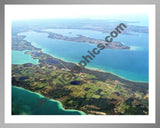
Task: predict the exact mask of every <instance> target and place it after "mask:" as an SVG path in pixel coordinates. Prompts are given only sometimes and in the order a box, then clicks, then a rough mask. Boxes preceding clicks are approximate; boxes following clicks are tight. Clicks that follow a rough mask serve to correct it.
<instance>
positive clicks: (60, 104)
mask: <svg viewBox="0 0 160 128" xmlns="http://www.w3.org/2000/svg"><path fill="white" fill-rule="evenodd" d="M12 87H15V88H18V89H21V90H25V91H28V92H30V93H34V94H36V95H38V96H40V98H46V99H47V100H50V101H53V102H57V103H58V106H59V107H60V109H61V110H63V111H72V112H75V111H77V112H79V113H80V114H81V115H86V114H85V113H84V112H83V111H79V110H74V109H65V108H64V106H63V104H62V103H61V102H60V101H58V100H55V99H49V98H47V97H45V96H43V95H42V94H41V93H38V92H32V91H30V90H28V89H25V88H23V87H19V86H14V85H13V86H12Z"/></svg>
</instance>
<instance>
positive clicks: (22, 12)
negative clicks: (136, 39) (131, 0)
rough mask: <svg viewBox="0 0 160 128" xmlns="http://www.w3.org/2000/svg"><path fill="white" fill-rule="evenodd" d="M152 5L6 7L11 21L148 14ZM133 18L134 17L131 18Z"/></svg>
mask: <svg viewBox="0 0 160 128" xmlns="http://www.w3.org/2000/svg"><path fill="white" fill-rule="evenodd" d="M151 6H152V5H98V4H97V5H5V11H6V14H10V17H11V19H13V20H16V19H45V18H89V19H104V18H105V17H106V16H108V17H110V18H112V17H113V16H114V17H116V16H117V15H121V16H123V15H128V14H129V15H130V16H131V14H132V15H133V14H134V15H139V14H147V13H148V12H149V11H148V10H149V8H150V7H151ZM131 17H132V16H131Z"/></svg>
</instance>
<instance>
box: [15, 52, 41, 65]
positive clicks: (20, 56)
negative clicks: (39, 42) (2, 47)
mask: <svg viewBox="0 0 160 128" xmlns="http://www.w3.org/2000/svg"><path fill="white" fill-rule="evenodd" d="M25 52H26V50H24V51H14V50H12V64H24V63H33V64H38V59H33V58H32V56H30V55H27V54H25Z"/></svg>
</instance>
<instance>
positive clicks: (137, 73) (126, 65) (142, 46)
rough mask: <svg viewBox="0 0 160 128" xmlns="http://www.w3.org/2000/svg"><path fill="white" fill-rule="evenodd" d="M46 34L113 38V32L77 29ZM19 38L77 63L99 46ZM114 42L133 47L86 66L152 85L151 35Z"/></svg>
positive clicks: (108, 52)
mask: <svg viewBox="0 0 160 128" xmlns="http://www.w3.org/2000/svg"><path fill="white" fill-rule="evenodd" d="M46 31H52V32H55V33H59V34H63V35H66V36H71V37H73V36H77V34H81V35H85V36H88V37H91V38H97V39H102V40H104V38H105V36H107V35H109V33H101V32H97V31H91V30H77V29H48V30H46ZM19 35H26V38H25V40H28V41H30V42H32V44H33V45H34V46H36V47H39V48H42V49H43V51H44V52H46V53H49V54H51V55H53V56H54V57H57V58H61V59H63V60H65V61H69V62H75V63H79V62H80V61H81V60H83V59H82V56H86V55H88V53H87V51H88V50H90V51H91V50H92V49H93V48H95V47H96V45H94V44H87V43H83V42H73V41H63V40H57V39H50V38H48V34H46V33H37V32H33V31H30V32H24V33H20V34H19ZM114 41H118V42H122V43H123V44H124V45H127V46H130V47H131V50H123V49H120V50H118V49H104V50H103V51H101V53H100V54H98V55H97V56H96V57H95V58H94V59H93V60H91V61H90V63H89V64H87V66H86V67H87V68H94V69H99V70H103V71H106V72H111V73H113V74H116V75H118V76H121V77H123V78H125V79H128V80H133V81H145V82H148V66H149V65H148V60H149V59H148V43H149V42H148V34H147V33H132V35H124V34H121V35H118V37H117V38H115V39H114Z"/></svg>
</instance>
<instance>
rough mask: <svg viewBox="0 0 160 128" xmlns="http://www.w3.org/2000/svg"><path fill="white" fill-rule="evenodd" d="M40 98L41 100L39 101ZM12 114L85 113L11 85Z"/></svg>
mask: <svg viewBox="0 0 160 128" xmlns="http://www.w3.org/2000/svg"><path fill="white" fill-rule="evenodd" d="M40 99H41V101H40ZM12 114H13V115H85V113H83V112H81V111H76V110H64V108H63V106H62V104H61V103H60V102H58V101H56V100H49V99H46V98H45V97H43V96H41V95H40V94H38V93H34V92H31V91H28V90H25V89H23V88H19V87H15V86H12Z"/></svg>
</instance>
